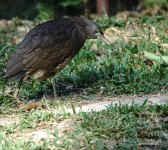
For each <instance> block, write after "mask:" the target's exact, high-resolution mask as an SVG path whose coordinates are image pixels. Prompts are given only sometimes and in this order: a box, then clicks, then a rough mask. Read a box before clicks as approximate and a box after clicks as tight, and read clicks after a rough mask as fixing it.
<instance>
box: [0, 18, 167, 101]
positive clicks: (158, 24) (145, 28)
mask: <svg viewBox="0 0 168 150" xmlns="http://www.w3.org/2000/svg"><path fill="white" fill-rule="evenodd" d="M97 23H98V24H100V26H102V27H103V29H106V28H108V27H113V28H116V30H117V31H118V33H117V34H116V33H115V32H114V31H110V32H113V33H111V34H110V35H111V38H113V36H116V35H118V34H119V35H118V38H117V39H116V40H115V41H113V44H112V45H110V46H107V45H105V44H104V43H102V42H100V41H98V40H97V41H89V40H88V41H87V42H86V43H85V45H84V46H83V48H82V49H81V51H80V52H79V53H78V55H77V56H76V57H75V58H74V59H73V60H72V61H71V62H70V63H69V65H68V66H67V67H66V68H64V69H63V70H62V71H61V72H60V73H58V74H57V75H56V80H57V91H58V94H59V95H68V94H71V93H72V94H73V93H79V92H82V91H83V89H84V90H85V93H87V95H91V94H97V93H99V92H100V90H101V88H103V89H104V93H103V94H104V95H108V96H111V95H119V94H139V93H156V92H160V91H161V92H166V91H167V86H166V84H167V82H168V78H167V69H166V67H165V66H162V65H160V64H156V63H155V62H152V61H149V60H147V59H146V58H145V57H144V56H143V51H144V50H145V51H149V52H152V53H156V52H157V53H161V54H164V55H167V50H166V49H163V48H162V44H163V43H167V42H168V37H167V23H168V22H167V19H166V18H165V17H162V16H155V17H151V16H144V17H141V18H139V19H138V18H128V19H127V20H124V19H116V18H113V17H112V18H110V17H107V16H106V17H104V18H97ZM0 33H1V34H0V39H1V40H0V56H1V57H0V70H1V76H0V88H1V89H5V87H6V86H7V87H10V88H11V89H12V91H14V89H15V88H16V87H17V82H7V81H6V78H5V65H6V61H7V60H8V59H9V57H10V55H11V53H12V52H13V51H15V49H16V46H15V44H12V38H13V36H14V35H15V34H16V33H15V32H14V27H13V28H12V27H10V26H9V27H8V28H6V29H3V30H1V31H0ZM126 33H129V34H131V35H130V36H131V39H129V38H130V37H129V36H127V35H126ZM125 38H126V39H129V41H126V40H125ZM93 44H96V47H97V48H96V50H95V48H93ZM51 93H52V86H51V83H50V81H49V80H46V81H43V82H38V81H35V80H30V81H26V82H25V83H23V85H22V87H21V90H20V97H19V98H20V99H21V100H30V99H39V98H41V96H42V95H50V94H51ZM2 99H4V97H2ZM1 102H3V100H2V101H1Z"/></svg>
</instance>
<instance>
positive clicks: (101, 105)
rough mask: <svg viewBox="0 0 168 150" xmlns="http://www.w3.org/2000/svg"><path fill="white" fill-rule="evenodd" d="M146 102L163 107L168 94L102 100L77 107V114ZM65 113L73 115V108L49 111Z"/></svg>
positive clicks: (167, 101)
mask: <svg viewBox="0 0 168 150" xmlns="http://www.w3.org/2000/svg"><path fill="white" fill-rule="evenodd" d="M145 100H148V102H147V103H148V104H153V105H155V104H157V105H161V104H168V94H164V95H150V96H143V97H138V96H136V97H125V98H124V97H122V98H102V101H101V102H97V103H94V104H87V105H83V106H81V107H75V112H76V113H79V112H81V111H83V112H90V111H92V110H94V111H101V110H104V109H106V108H107V106H108V105H111V104H113V105H119V104H121V105H131V104H132V102H134V103H135V104H139V105H141V104H143V102H144V101H145ZM59 111H60V112H61V111H64V112H67V113H71V114H73V110H72V108H65V107H64V108H62V109H60V110H49V112H53V113H58V112H59Z"/></svg>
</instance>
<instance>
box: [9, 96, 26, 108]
mask: <svg viewBox="0 0 168 150" xmlns="http://www.w3.org/2000/svg"><path fill="white" fill-rule="evenodd" d="M7 96H9V97H11V98H13V99H14V100H15V102H16V104H17V105H18V106H20V105H24V104H25V103H24V102H22V101H20V100H19V99H18V98H17V96H16V95H15V94H14V95H11V94H7Z"/></svg>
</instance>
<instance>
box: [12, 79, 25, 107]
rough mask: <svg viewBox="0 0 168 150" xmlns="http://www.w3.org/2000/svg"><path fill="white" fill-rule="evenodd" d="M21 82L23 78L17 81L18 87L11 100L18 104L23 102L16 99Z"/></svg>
mask: <svg viewBox="0 0 168 150" xmlns="http://www.w3.org/2000/svg"><path fill="white" fill-rule="evenodd" d="M22 82H23V78H21V79H20V80H19V83H18V87H17V89H16V91H15V93H14V95H13V98H14V99H15V100H16V102H17V103H18V104H22V103H23V102H22V101H20V100H19V99H18V97H17V96H18V94H19V90H20V87H21V85H22Z"/></svg>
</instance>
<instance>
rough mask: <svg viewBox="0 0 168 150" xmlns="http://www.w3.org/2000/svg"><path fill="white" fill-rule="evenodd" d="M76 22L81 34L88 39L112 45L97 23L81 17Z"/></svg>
mask: <svg viewBox="0 0 168 150" xmlns="http://www.w3.org/2000/svg"><path fill="white" fill-rule="evenodd" d="M75 20H76V22H77V25H78V27H79V29H80V31H81V33H82V34H83V35H84V36H85V38H86V39H100V40H101V41H103V42H105V43H106V44H108V45H110V42H109V41H108V40H107V39H106V38H105V37H104V35H103V32H102V30H101V28H100V27H99V25H97V24H96V23H95V22H93V21H91V20H89V19H87V18H85V17H79V18H76V19H75Z"/></svg>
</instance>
